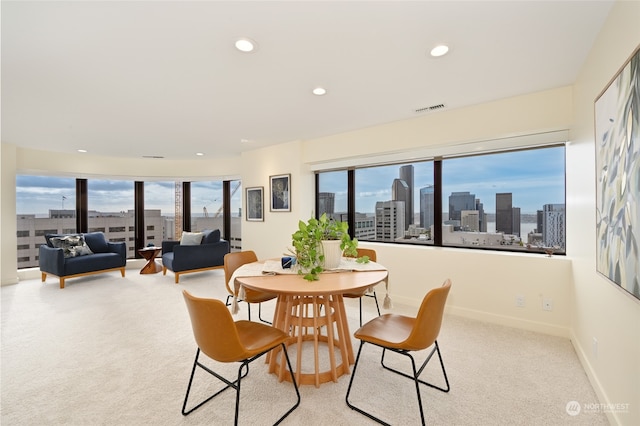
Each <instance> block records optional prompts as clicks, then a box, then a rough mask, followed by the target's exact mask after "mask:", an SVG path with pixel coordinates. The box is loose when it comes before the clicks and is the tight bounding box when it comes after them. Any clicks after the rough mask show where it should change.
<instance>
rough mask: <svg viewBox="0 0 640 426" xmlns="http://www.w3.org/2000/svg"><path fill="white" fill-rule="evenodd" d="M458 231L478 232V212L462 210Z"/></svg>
mask: <svg viewBox="0 0 640 426" xmlns="http://www.w3.org/2000/svg"><path fill="white" fill-rule="evenodd" d="M460 230H462V231H470V232H478V231H480V215H479V212H478V210H462V212H460Z"/></svg>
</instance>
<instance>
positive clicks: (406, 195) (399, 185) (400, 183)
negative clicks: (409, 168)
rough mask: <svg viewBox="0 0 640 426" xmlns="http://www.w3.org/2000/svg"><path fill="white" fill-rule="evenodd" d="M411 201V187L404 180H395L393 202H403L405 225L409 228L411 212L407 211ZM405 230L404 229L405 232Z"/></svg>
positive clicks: (392, 187)
mask: <svg viewBox="0 0 640 426" xmlns="http://www.w3.org/2000/svg"><path fill="white" fill-rule="evenodd" d="M410 200H411V191H410V189H409V185H407V182H405V181H404V180H402V179H394V180H393V185H392V186H391V201H401V202H402V203H403V204H404V220H403V221H404V223H405V225H407V228H408V220H409V217H408V216H410V215H411V214H410V213H411V212H409V211H408V209H407V204H408V203H409V201H410ZM404 230H405V229H403V231H404Z"/></svg>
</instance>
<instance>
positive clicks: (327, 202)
mask: <svg viewBox="0 0 640 426" xmlns="http://www.w3.org/2000/svg"><path fill="white" fill-rule="evenodd" d="M335 200H336V194H335V193H334V192H319V193H318V216H322V213H326V214H327V216H329V217H332V215H333V213H334V209H335Z"/></svg>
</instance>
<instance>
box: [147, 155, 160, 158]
mask: <svg viewBox="0 0 640 426" xmlns="http://www.w3.org/2000/svg"><path fill="white" fill-rule="evenodd" d="M142 158H164V156H162V155H143V156H142Z"/></svg>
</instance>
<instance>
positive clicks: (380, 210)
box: [376, 201, 405, 241]
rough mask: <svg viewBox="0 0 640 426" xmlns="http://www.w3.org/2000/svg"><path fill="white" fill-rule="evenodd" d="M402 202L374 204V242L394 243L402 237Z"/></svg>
mask: <svg viewBox="0 0 640 426" xmlns="http://www.w3.org/2000/svg"><path fill="white" fill-rule="evenodd" d="M404 217H405V215H404V202H403V201H378V202H376V240H378V241H394V240H396V239H397V238H400V237H404V231H405V226H404Z"/></svg>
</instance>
